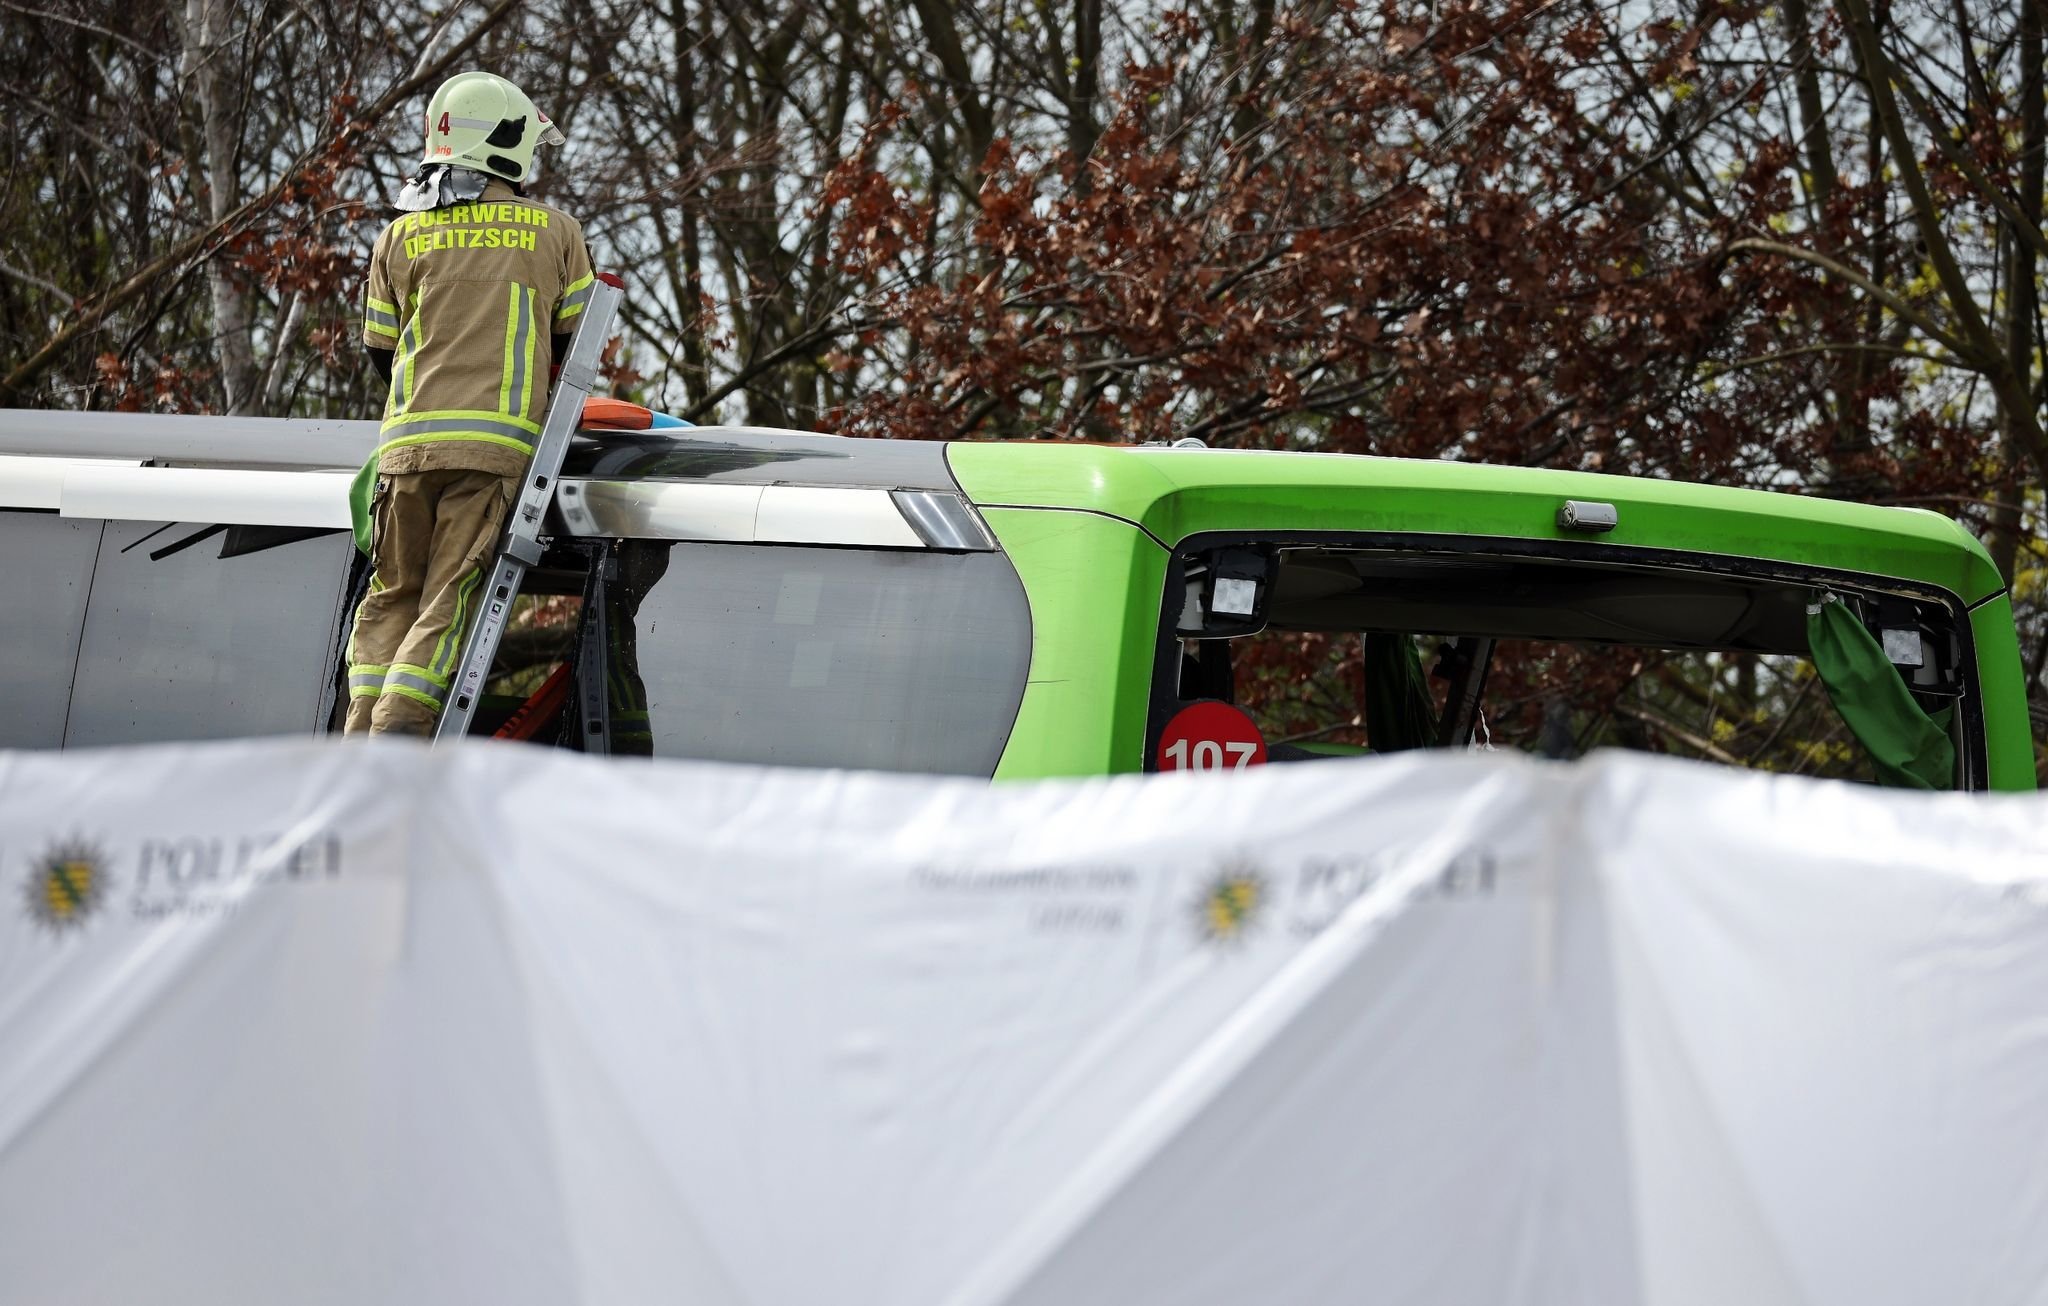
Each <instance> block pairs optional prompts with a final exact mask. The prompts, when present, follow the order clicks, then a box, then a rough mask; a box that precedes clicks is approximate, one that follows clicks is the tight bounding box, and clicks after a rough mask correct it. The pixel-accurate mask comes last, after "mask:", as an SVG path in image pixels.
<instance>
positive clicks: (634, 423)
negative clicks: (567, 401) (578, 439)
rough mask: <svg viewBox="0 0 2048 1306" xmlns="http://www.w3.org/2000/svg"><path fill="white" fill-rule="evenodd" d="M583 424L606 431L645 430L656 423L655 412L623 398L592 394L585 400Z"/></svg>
mask: <svg viewBox="0 0 2048 1306" xmlns="http://www.w3.org/2000/svg"><path fill="white" fill-rule="evenodd" d="M583 425H585V426H590V427H596V428H598V429H600V430H605V431H644V430H646V429H647V428H648V427H650V426H653V425H654V414H653V413H652V412H650V411H649V410H647V409H645V408H642V407H641V406H640V405H639V404H629V403H627V402H626V401H625V400H623V399H607V398H605V397H603V396H601V395H591V396H590V397H589V398H588V399H585V400H584V401H583Z"/></svg>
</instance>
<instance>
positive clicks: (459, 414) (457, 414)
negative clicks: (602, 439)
mask: <svg viewBox="0 0 2048 1306" xmlns="http://www.w3.org/2000/svg"><path fill="white" fill-rule="evenodd" d="M456 421H463V422H470V423H474V424H475V425H477V426H479V427H480V428H481V429H483V430H487V431H488V430H490V429H492V428H493V427H500V426H502V427H504V428H505V433H506V434H510V433H511V432H514V431H524V432H526V433H527V434H529V435H539V434H540V423H539V422H536V421H532V420H530V419H528V418H525V417H514V416H512V415H511V414H509V413H494V412H491V411H490V410H489V409H486V408H421V409H417V410H415V411H413V412H410V413H402V414H398V415H395V416H392V417H387V418H385V419H384V427H383V429H384V433H385V434H386V435H389V434H391V432H392V431H393V430H394V429H395V428H397V427H401V426H411V425H413V424H414V423H417V422H456ZM448 429H450V430H453V429H454V428H453V427H452V426H451V427H449V428H448Z"/></svg>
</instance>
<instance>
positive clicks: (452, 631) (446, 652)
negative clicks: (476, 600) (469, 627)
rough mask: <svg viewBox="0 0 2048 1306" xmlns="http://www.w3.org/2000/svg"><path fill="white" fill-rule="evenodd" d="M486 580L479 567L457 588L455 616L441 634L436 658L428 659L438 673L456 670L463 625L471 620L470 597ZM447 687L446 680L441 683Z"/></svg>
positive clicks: (437, 644)
mask: <svg viewBox="0 0 2048 1306" xmlns="http://www.w3.org/2000/svg"><path fill="white" fill-rule="evenodd" d="M483 578H484V569H483V568H482V567H477V568H475V569H473V570H472V571H470V573H469V574H468V575H466V576H464V577H463V578H462V580H461V581H460V582H459V583H458V584H457V585H456V586H455V615H454V617H452V618H450V619H449V622H448V629H446V630H444V631H442V632H441V638H440V640H439V641H438V642H437V643H436V644H435V645H434V656H433V657H431V658H428V659H427V665H428V666H430V667H432V668H433V669H434V672H436V673H442V674H445V673H447V672H449V671H453V670H454V669H455V650H456V649H457V648H458V647H460V645H461V642H462V633H463V632H462V627H463V623H464V622H466V621H467V620H468V619H469V596H470V595H472V594H474V593H476V586H477V582H478V581H480V580H482V579H483ZM441 683H442V684H443V685H446V684H447V683H448V682H447V681H446V680H445V679H444V680H442V682H441Z"/></svg>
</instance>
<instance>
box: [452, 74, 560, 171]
mask: <svg viewBox="0 0 2048 1306" xmlns="http://www.w3.org/2000/svg"><path fill="white" fill-rule="evenodd" d="M563 140H564V137H563V136H562V133H561V131H560V130H559V129H558V128H556V126H555V125H554V124H553V123H552V122H549V121H548V116H547V115H546V114H544V113H542V112H541V111H540V110H539V109H538V108H537V107H535V105H534V103H533V101H532V100H529V99H527V98H526V92H524V91H522V90H520V89H519V88H518V87H516V86H514V85H513V84H512V83H510V82H508V81H506V80H505V79H504V78H502V77H500V76H498V75H497V74H496V73H482V72H475V73H457V74H456V75H455V76H453V77H451V78H449V79H448V80H447V81H445V82H442V83H441V89H440V90H438V91H435V92H434V98H433V100H432V101H431V102H429V103H428V105H427V146H426V153H425V154H424V156H422V157H421V159H420V164H421V166H423V167H431V166H433V165H434V164H437V163H446V164H451V165H453V166H455V167H458V168H473V169H475V170H476V171H478V172H488V173H490V174H491V175H492V176H496V177H503V178H504V179H505V180H507V181H525V180H527V179H528V178H529V177H531V176H533V152H534V150H535V149H536V148H537V147H539V146H541V145H560V144H561V143H562V142H563Z"/></svg>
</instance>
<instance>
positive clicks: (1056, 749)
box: [982, 508, 1166, 780]
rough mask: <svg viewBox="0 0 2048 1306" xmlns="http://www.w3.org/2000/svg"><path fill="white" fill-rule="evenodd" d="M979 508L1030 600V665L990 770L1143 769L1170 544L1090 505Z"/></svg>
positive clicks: (1072, 772)
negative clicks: (1077, 508) (1075, 508)
mask: <svg viewBox="0 0 2048 1306" xmlns="http://www.w3.org/2000/svg"><path fill="white" fill-rule="evenodd" d="M982 515H983V516H984V517H985V518H986V519H987V521H988V524H989V529H991V530H993V531H994V532H995V535H996V539H997V540H998V541H1000V542H1001V544H1002V546H1003V549H1004V551H1005V552H1007V553H1008V554H1009V556H1010V562H1011V564H1012V565H1013V566H1015V567H1016V569H1017V576H1018V579H1020V580H1022V581H1023V582H1024V593H1025V596H1026V597H1027V598H1028V599H1029V600H1030V603H1031V673H1030V678H1029V679H1028V680H1027V681H1026V682H1025V685H1024V701H1023V703H1022V704H1021V705H1020V706H1019V707H1018V709H1017V723H1016V726H1015V728H1013V729H1012V730H1011V732H1010V742H1009V744H1008V746H1007V747H1006V748H1005V749H1004V750H1003V756H1002V760H1001V761H1000V762H998V763H997V764H996V778H997V779H998V780H1009V779H1034V778H1037V777H1041V776H1084V775H1102V774H1105V773H1108V772H1115V771H1136V770H1140V769H1142V767H1143V765H1144V751H1145V713H1146V708H1147V705H1148V702H1149V697H1150V693H1151V686H1152V656H1153V649H1154V648H1155V647H1156V645H1157V642H1158V634H1159V603H1160V596H1161V594H1163V593H1164V591H1165V585H1166V551H1165V550H1164V549H1161V548H1160V547H1159V546H1158V545H1157V544H1156V543H1154V542H1153V541H1152V540H1150V539H1147V538H1146V537H1145V535H1144V534H1143V533H1142V532H1141V531H1139V530H1138V529H1137V528H1135V527H1133V526H1132V525H1131V524H1130V523H1128V522H1122V521H1116V520H1114V519H1112V518H1109V517H1104V516H1101V515H1099V514H1096V513H1087V512H1057V511H1048V510H1044V509H1025V508H993V509H988V510H986V511H985V512H984V513H983V514H982Z"/></svg>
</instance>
